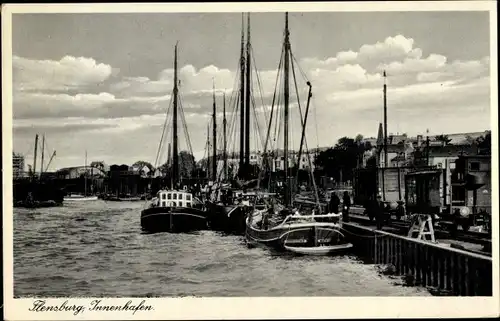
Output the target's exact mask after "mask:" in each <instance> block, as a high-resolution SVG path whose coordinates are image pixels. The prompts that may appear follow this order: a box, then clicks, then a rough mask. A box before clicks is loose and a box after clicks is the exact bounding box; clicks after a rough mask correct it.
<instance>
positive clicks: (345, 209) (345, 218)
mask: <svg viewBox="0 0 500 321" xmlns="http://www.w3.org/2000/svg"><path fill="white" fill-rule="evenodd" d="M342 201H343V203H344V204H343V206H342V220H343V221H344V222H349V210H350V209H351V197H350V196H349V192H347V191H345V192H344V197H343V198H342Z"/></svg>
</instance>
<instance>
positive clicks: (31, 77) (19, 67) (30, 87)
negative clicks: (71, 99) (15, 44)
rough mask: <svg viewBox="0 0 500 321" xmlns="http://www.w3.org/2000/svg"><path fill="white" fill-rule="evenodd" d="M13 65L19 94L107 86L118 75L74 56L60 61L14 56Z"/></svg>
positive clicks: (15, 85)
mask: <svg viewBox="0 0 500 321" xmlns="http://www.w3.org/2000/svg"><path fill="white" fill-rule="evenodd" d="M12 65H13V83H14V86H13V87H14V90H16V91H43V90H70V89H75V88H79V87H85V86H90V85H96V84H100V83H103V82H104V81H105V80H107V79H108V78H109V77H110V76H111V75H112V74H113V73H115V74H116V73H117V70H116V69H113V68H112V67H111V66H110V65H107V64H103V63H98V62H96V61H95V60H94V59H92V58H85V57H73V56H65V57H63V58H62V59H61V60H59V61H55V60H33V59H28V58H23V57H18V56H13V58H12Z"/></svg>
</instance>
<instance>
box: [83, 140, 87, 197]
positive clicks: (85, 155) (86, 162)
mask: <svg viewBox="0 0 500 321" xmlns="http://www.w3.org/2000/svg"><path fill="white" fill-rule="evenodd" d="M84 175H85V193H84V194H85V196H87V150H85V174H84Z"/></svg>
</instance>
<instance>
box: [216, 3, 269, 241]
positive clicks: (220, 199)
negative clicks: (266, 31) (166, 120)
mask: <svg viewBox="0 0 500 321" xmlns="http://www.w3.org/2000/svg"><path fill="white" fill-rule="evenodd" d="M251 62H252V47H251V41H250V14H249V13H248V14H247V37H246V41H245V25H244V14H243V15H242V29H241V50H240V58H239V66H240V81H239V88H238V90H237V91H236V90H235V92H238V93H239V108H240V110H239V113H240V115H239V116H240V117H239V121H240V124H239V166H238V173H237V180H232V178H233V177H230V175H229V173H228V164H227V155H228V152H227V137H228V135H227V121H226V99H225V94H224V105H223V106H224V110H223V117H224V118H223V135H222V136H223V145H224V146H223V148H224V152H223V168H222V172H221V173H220V175H219V176H217V175H216V170H217V167H216V163H217V147H216V140H217V131H216V128H217V125H216V118H215V114H216V102H215V95H214V103H213V118H212V124H213V145H212V147H213V158H212V159H213V161H212V164H211V165H212V181H213V182H214V184H213V186H212V193H211V199H210V200H209V201H208V206H209V208H210V212H211V215H210V227H211V228H212V229H214V230H217V231H222V232H225V233H231V234H239V235H244V233H245V228H246V224H245V219H246V217H247V215H248V213H250V212H251V211H252V210H253V206H254V202H255V200H256V197H255V193H254V192H253V191H252V189H251V185H252V183H255V180H252V179H251V177H249V169H250V136H252V135H251V134H250V125H251V121H250V120H251V118H250V115H251V113H250V111H251V108H252V105H251V102H252V100H251V95H252V93H251V91H252V82H251V73H252V64H251ZM236 101H237V99H235V102H236ZM235 111H236V108H235ZM234 120H235V121H236V120H237V119H236V117H235V118H234ZM255 121H257V120H255ZM235 127H236V126H235ZM261 205H262V204H261Z"/></svg>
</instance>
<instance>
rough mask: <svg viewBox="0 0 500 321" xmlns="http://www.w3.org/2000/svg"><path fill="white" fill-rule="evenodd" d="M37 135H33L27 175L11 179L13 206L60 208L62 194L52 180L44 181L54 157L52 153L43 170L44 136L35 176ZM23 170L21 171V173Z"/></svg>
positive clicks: (21, 174)
mask: <svg viewBox="0 0 500 321" xmlns="http://www.w3.org/2000/svg"><path fill="white" fill-rule="evenodd" d="M38 144H39V143H38V134H36V135H35V150H34V152H35V153H34V159H33V167H32V168H30V171H29V175H28V176H27V177H24V175H23V173H19V174H20V175H19V176H20V177H15V178H14V179H13V206H14V207H24V208H40V207H53V206H61V205H62V204H63V201H64V199H63V197H64V192H63V190H62V189H61V188H60V187H59V186H57V183H56V182H55V180H53V179H46V177H45V175H44V173H46V172H47V170H48V168H49V166H50V164H51V163H52V160H53V159H54V157H55V156H56V152H55V151H54V152H53V153H52V155H51V157H50V159H49V161H48V163H47V165H46V167H45V168H44V156H45V148H46V147H45V135H43V139H42V146H41V152H42V157H41V163H40V173H38V175H37V170H36V169H37V152H38ZM22 170H23V169H21V171H22Z"/></svg>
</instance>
